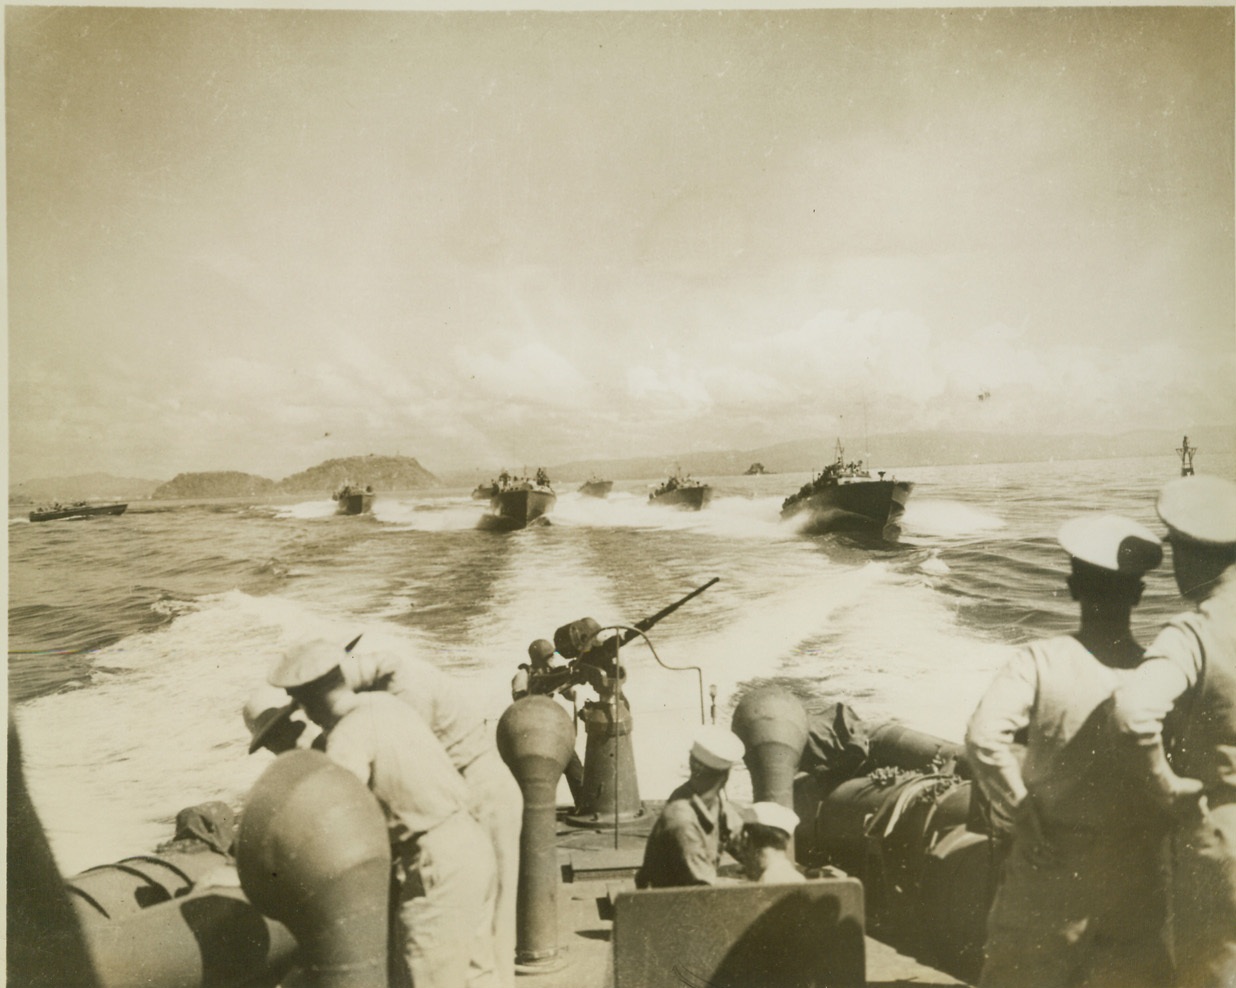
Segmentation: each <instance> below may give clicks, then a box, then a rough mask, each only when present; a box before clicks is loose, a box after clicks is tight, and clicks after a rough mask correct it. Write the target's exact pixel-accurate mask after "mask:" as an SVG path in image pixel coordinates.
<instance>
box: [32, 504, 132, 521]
mask: <svg viewBox="0 0 1236 988" xmlns="http://www.w3.org/2000/svg"><path fill="white" fill-rule="evenodd" d="M128 507H129V506H128V505H127V504H75V505H69V506H66V507H63V508H45V509H41V510H40V509H36V510H34V511H31V512H30V520H31V521H56V520H57V519H59V518H90V517H92V516H93V515H123V514H124V513H125V509H127V508H128Z"/></svg>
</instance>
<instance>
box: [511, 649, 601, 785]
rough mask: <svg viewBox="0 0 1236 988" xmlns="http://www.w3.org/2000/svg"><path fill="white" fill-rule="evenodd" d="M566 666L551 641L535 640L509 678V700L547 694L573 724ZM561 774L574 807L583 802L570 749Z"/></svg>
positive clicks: (580, 771) (579, 770)
mask: <svg viewBox="0 0 1236 988" xmlns="http://www.w3.org/2000/svg"><path fill="white" fill-rule="evenodd" d="M569 669H570V666H569V664H568V663H567V660H566V659H564V658H563V657H562V656H561V655H559V654H558V652H557V650H556V649H555V648H554V643H553V642H551V641H550V640H549V639H547V638H538V639H536V640H535V641H534V642H532V643H531V644H530V645H529V646H528V661H527V662H524V663H520V666H519V669H518V670H517V671H516V673H515V676H514V677H513V678H512V679H511V699H512V700H522V699H523V698H524V697H525V696H551V697H553V699H554V702H556V703H557V704H558V705H559V706H561V707H562V708H563V709H564V710H565V711H566V713H567V714H568V715H569V716H570V718H571V723H572V725H574V724H576V723H577V717H576V711H575V690H574V688H572V687H571V685H570V682H571V680H570V677H569V674H568V672H569ZM563 775H565V776H566V781H567V787H568V788H569V789H570V790H571V799H572V800H574V802H575V808H576V809H578V808H579V807H581V806H583V805H584V763H583V762H582V761H580V758H579V752H577V751H575V750H574V749H572V751H571V759H570V761H568V762H567V765H566V769H565V770H564V771H563Z"/></svg>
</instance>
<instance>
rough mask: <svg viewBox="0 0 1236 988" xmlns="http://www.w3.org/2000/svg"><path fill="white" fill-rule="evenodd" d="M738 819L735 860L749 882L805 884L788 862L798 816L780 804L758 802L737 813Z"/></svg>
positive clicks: (801, 876) (799, 873)
mask: <svg viewBox="0 0 1236 988" xmlns="http://www.w3.org/2000/svg"><path fill="white" fill-rule="evenodd" d="M738 814H739V816H740V817H741V818H742V822H743V826H742V836H741V837H740V838H739V842H738V847H739V854H738V858H739V860H740V861H741V862H742V866H743V873H744V874H745V875H746V876H747V877H748V878H750V879H751V880H752V881H753V882H760V883H762V884H764V885H785V884H790V883H793V882H805V881H806V880H807V879H806V878H804V877H803V874H802V872H800V871H799V870H798V868H797V867H796V866H795V865H794V862H793V861H791V860H790V855H789V846H790V838H791V837H793V836H794V831H795V829H796V828H797V827H798V814H797V813H795V812H794V811H793V810H792V809H790V808H789V807H788V806H782V805H781V804H780V803H773V802H759V803H752V804H751V805H750V806H749V807H745V808H740V809H739V811H738Z"/></svg>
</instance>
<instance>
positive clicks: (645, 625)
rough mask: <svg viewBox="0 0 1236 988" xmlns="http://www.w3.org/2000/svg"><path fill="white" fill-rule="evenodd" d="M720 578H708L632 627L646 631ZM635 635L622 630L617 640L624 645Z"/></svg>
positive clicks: (636, 634) (635, 636)
mask: <svg viewBox="0 0 1236 988" xmlns="http://www.w3.org/2000/svg"><path fill="white" fill-rule="evenodd" d="M720 579H721V577H719V576H714V577H713V578H712V579H711V580H709V581H708V582H707V583H705V584H704V585H703V586H701V587H696V588H695V589H694V590H692V591H691V592H690V593H689V594H687V595H686V596H685V597H683V598H682V599H681V600H676V601H674V603H672V604H670V605H669V606H668V607H665V608H662V609H661V610H659V611H657V613H656V614H651V615H649V616H648V617H646V618H644V619H643V620H642V621H636V622H635V624H634V625H633V627H635V628H638V629H639V630H640V631H647V630H648V629H649V628H651V627H652V626H653V625H654V624H656V623H657V622H658V621H660V620H661V619H662V618H666V617H669V616H670V615H671V614H673V613H674V611H676V610H678V608H680V607H681V606H682V605H683V604H685V603H686V602H687V601H689V600H692V599H693V598H695V597H698V596H699V595H700V594H702V593H703V592H704V591H705V590H707V589H708V588H709V587H711V586H712V585H713V584H714V583H716V582H718V581H719V580H720ZM637 637H638V632H635V631H624V632H623V633H622V637H621V638H620V639H619V642H620V643H621V644H623V645H625V644H627V642H630V641H632V640H634V639H635V638H637Z"/></svg>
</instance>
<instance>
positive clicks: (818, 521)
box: [781, 480, 914, 542]
mask: <svg viewBox="0 0 1236 988" xmlns="http://www.w3.org/2000/svg"><path fill="white" fill-rule="evenodd" d="M913 488H914V485H913V484H912V483H911V482H909V481H904V480H854V481H848V482H847V481H845V480H841V481H839V482H837V483H834V484H831V485H829V486H826V487H822V488H819V489H817V490H816V491H814V492H813V493H811V494H808V495H806V496H801V497H800V496H794V497H790V498H787V499H786V501H785V503H784V504H783V505H782V508H781V517H782V519H783V520H790V519H797V520H798V521H800V522H801V523H802V528H801V530H802V531H803V532H804V533H805V534H808V535H823V534H825V533H827V532H874V533H875V534H877V535H879V536H881V537H882V538H884V539H886V540H888V541H890V542H892V541H896V539H897V537H898V536H899V535H900V534H901V517H902V515H903V514H905V510H906V502H907V501H908V500H909V499H910V491H911V490H913Z"/></svg>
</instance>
